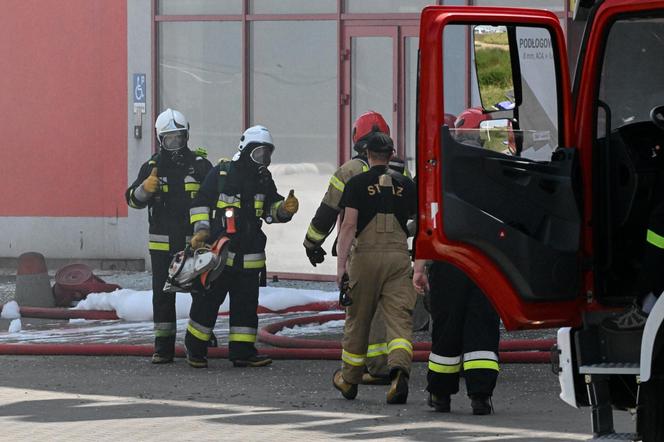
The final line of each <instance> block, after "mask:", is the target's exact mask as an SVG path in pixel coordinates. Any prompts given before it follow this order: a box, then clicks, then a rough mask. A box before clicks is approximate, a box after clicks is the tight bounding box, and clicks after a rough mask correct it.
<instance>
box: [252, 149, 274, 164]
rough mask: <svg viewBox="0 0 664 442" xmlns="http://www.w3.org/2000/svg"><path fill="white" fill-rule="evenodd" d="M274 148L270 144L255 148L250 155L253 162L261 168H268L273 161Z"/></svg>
mask: <svg viewBox="0 0 664 442" xmlns="http://www.w3.org/2000/svg"><path fill="white" fill-rule="evenodd" d="M273 151H274V146H272V145H270V144H262V145H259V146H256V147H254V148H253V149H252V150H251V153H250V154H249V157H250V158H251V160H252V161H253V162H254V163H256V164H258V165H261V166H268V165H269V164H270V162H271V161H272V152H273Z"/></svg>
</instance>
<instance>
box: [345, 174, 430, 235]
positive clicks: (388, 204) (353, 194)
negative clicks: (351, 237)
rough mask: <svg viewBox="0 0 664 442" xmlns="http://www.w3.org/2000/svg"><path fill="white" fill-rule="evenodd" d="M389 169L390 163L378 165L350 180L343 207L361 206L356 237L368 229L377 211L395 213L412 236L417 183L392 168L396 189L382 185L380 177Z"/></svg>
mask: <svg viewBox="0 0 664 442" xmlns="http://www.w3.org/2000/svg"><path fill="white" fill-rule="evenodd" d="M386 171H388V169H387V167H386V166H374V167H372V168H371V169H369V171H367V172H364V173H361V174H359V175H355V176H354V177H352V178H351V179H350V180H348V182H347V183H346V187H345V188H344V193H343V195H342V196H341V201H340V202H339V207H341V208H345V207H351V208H353V209H357V211H358V219H357V232H356V233H355V236H357V235H359V234H360V232H362V230H364V228H365V227H366V226H367V224H369V222H371V220H372V219H373V218H374V217H375V216H376V214H377V213H393V214H394V216H395V217H396V218H397V221H399V224H400V225H401V228H402V229H403V230H404V232H406V235H408V229H407V228H406V223H407V222H408V219H409V218H411V217H412V216H413V215H415V212H416V211H417V193H416V191H415V183H414V182H413V180H411V179H410V178H408V177H406V176H404V175H400V174H398V173H395V172H389V171H388V174H389V175H390V176H391V177H392V188H393V189H394V190H392V188H389V187H380V186H379V185H378V179H379V177H380V176H381V175H383V174H385V172H386Z"/></svg>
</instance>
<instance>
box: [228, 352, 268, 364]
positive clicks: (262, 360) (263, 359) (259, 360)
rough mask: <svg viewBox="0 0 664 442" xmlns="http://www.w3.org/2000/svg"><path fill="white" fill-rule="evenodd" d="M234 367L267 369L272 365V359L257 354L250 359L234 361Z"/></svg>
mask: <svg viewBox="0 0 664 442" xmlns="http://www.w3.org/2000/svg"><path fill="white" fill-rule="evenodd" d="M231 362H233V367H265V366H266V365H270V364H271V363H272V359H270V357H268V356H266V355H259V354H255V355H253V356H249V357H248V358H239V359H232V360H231Z"/></svg>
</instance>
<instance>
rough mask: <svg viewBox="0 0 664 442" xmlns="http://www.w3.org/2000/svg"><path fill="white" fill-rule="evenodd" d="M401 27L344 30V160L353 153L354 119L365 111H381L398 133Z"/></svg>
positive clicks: (342, 147) (342, 96)
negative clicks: (399, 42) (399, 41)
mask: <svg viewBox="0 0 664 442" xmlns="http://www.w3.org/2000/svg"><path fill="white" fill-rule="evenodd" d="M397 31H398V28H397V27H396V26H349V27H346V28H345V30H344V45H343V49H342V54H341V57H342V62H343V69H342V76H343V81H342V91H341V100H340V101H341V103H340V104H341V125H340V130H341V134H340V137H339V139H340V140H341V155H340V158H339V159H340V162H341V163H343V162H345V161H347V160H348V159H349V158H351V157H352V156H353V152H352V148H353V143H352V141H351V129H352V127H353V121H355V119H356V118H357V117H358V116H360V115H362V114H363V113H365V112H367V111H369V110H373V111H376V112H379V113H380V114H382V115H383V117H384V118H385V121H387V124H389V125H390V130H391V132H392V135H393V136H395V134H398V127H396V126H395V123H396V122H398V115H397V110H398V102H397V97H398V95H399V94H398V83H397V79H398V74H397V73H398V70H397V68H398V57H397V54H398V38H397V36H398V33H397ZM396 141H397V140H396V139H395V142H396Z"/></svg>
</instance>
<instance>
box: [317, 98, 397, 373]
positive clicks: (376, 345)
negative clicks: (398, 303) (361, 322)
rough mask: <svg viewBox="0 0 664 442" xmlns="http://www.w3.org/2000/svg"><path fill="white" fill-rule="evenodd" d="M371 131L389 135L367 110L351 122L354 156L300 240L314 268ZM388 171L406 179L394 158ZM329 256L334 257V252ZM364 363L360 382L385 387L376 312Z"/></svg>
mask: <svg viewBox="0 0 664 442" xmlns="http://www.w3.org/2000/svg"><path fill="white" fill-rule="evenodd" d="M375 132H383V133H385V134H387V135H389V134H390V127H389V126H388V124H387V122H385V119H384V118H383V116H382V115H381V114H379V113H378V112H374V111H368V112H366V113H364V114H362V115H360V116H359V117H358V118H357V119H356V120H355V122H354V123H353V129H352V141H353V150H355V152H356V153H357V154H356V155H355V156H354V157H353V158H352V159H350V160H349V161H346V162H345V163H344V164H343V165H341V167H339V168H338V169H337V170H336V171H335V172H334V174H333V175H332V177H331V178H330V182H329V185H328V188H327V192H326V193H325V196H324V197H323V200H322V201H321V203H320V205H319V207H318V210H316V214H315V215H314V218H313V219H312V220H311V223H310V224H309V228H308V229H307V234H306V236H305V238H304V248H305V251H306V253H307V257H308V258H309V261H310V262H311V265H313V266H314V267H316V265H317V264H320V263H322V262H323V261H324V260H325V255H326V254H327V252H325V250H324V249H323V243H324V242H325V239H326V238H327V237H328V236H329V235H330V233H331V232H332V230H333V229H334V226H335V225H336V224H337V219H338V215H339V210H340V209H339V200H340V199H341V195H342V193H343V191H344V187H345V185H346V182H348V180H349V179H350V178H352V177H353V176H355V175H358V174H360V173H362V172H366V171H368V170H369V165H368V163H367V149H366V145H367V140H368V139H369V137H371V135H372V134H374V133H375ZM390 169H392V170H394V171H395V172H396V173H399V174H405V175H407V176H408V169H407V168H406V165H405V163H404V162H403V161H402V160H400V159H399V158H396V157H394V158H392V159H391V160H390ZM333 249H334V246H333ZM332 255H333V256H334V255H335V253H334V250H333V252H332ZM366 361H367V363H366V368H367V373H365V374H364V375H363V378H362V383H363V384H389V382H390V381H389V373H388V369H387V346H386V343H385V324H384V323H383V320H382V318H381V316H380V313H379V314H377V315H376V316H375V318H374V320H373V322H372V326H371V335H370V336H369V350H368V353H367V360H366Z"/></svg>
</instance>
